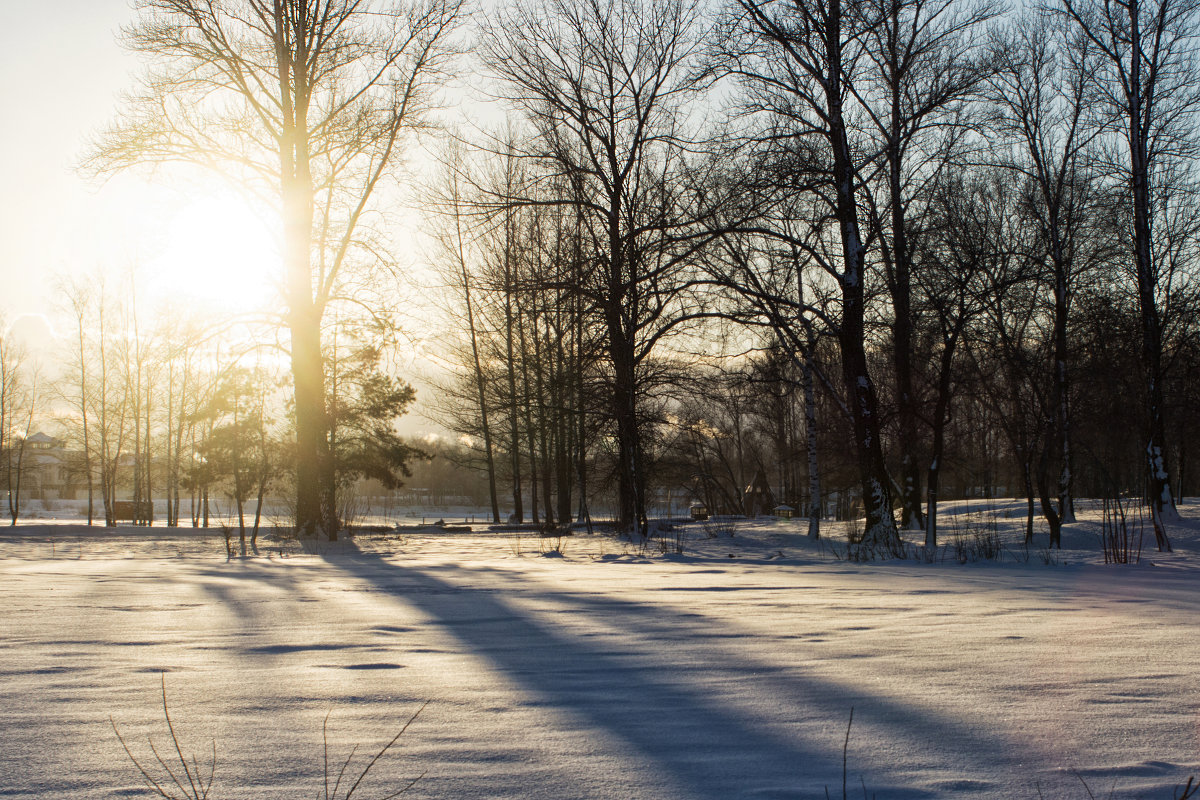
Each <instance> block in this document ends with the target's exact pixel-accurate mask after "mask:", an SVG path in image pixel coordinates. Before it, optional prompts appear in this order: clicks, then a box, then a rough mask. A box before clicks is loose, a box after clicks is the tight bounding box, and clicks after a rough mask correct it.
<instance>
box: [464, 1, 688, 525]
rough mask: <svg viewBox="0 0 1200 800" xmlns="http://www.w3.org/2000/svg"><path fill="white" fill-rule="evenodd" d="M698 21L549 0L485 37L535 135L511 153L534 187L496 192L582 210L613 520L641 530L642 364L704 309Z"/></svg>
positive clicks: (675, 11)
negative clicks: (694, 269)
mask: <svg viewBox="0 0 1200 800" xmlns="http://www.w3.org/2000/svg"><path fill="white" fill-rule="evenodd" d="M702 21H703V15H702V13H701V9H700V6H699V5H698V4H696V3H692V2H684V3H677V2H667V1H665V0H601V2H588V1H587V0H551V2H549V3H547V4H546V6H544V7H542V8H536V9H535V8H533V7H530V6H527V5H520V6H516V5H514V6H511V7H509V8H508V9H507V10H504V11H502V12H501V13H499V14H497V15H496V16H495V17H494V18H493V19H492V20H491V21H490V22H489V23H488V24H487V27H486V30H485V38H484V43H485V44H484V58H485V61H486V62H487V64H488V66H489V67H490V68H491V69H492V71H493V72H494V73H495V74H496V75H497V77H498V78H499V80H500V84H501V92H502V93H503V95H504V96H505V97H506V98H507V100H508V101H509V102H510V103H511V104H512V105H513V106H514V107H515V108H516V109H517V110H518V111H519V112H520V113H521V114H522V116H523V117H524V119H525V120H526V122H527V123H528V125H529V128H530V129H531V133H530V135H529V136H528V137H526V138H525V139H524V140H523V141H521V142H520V143H519V144H518V147H517V150H518V154H519V156H520V157H522V158H528V159H532V160H533V161H535V162H536V163H538V164H540V165H541V166H542V167H543V171H542V173H541V175H540V176H539V178H540V183H538V184H537V186H536V189H537V190H536V191H524V192H522V193H521V195H520V196H518V197H508V198H498V200H500V201H503V202H518V203H524V204H541V205H545V204H551V205H558V206H567V207H572V208H575V209H577V210H578V213H579V215H580V223H581V224H580V232H581V237H582V239H583V241H584V243H585V244H584V248H583V253H582V257H583V259H584V260H585V261H586V263H587V264H588V269H587V270H586V271H585V272H584V273H583V274H584V275H585V276H586V277H585V278H584V280H583V281H581V282H579V283H578V284H576V285H575V290H576V291H579V292H581V293H582V295H583V297H584V298H585V306H586V307H588V308H594V309H595V310H596V311H597V312H598V323H599V324H600V325H601V326H602V329H603V330H604V332H605V357H606V361H607V370H608V372H609V379H610V382H611V404H610V409H611V411H610V413H611V417H612V419H613V421H614V427H615V429H616V443H617V450H618V453H617V461H618V465H619V467H618V470H617V490H618V491H617V494H618V517H619V523H620V524H621V525H622V527H624V528H626V529H630V530H633V529H636V530H637V531H638V532H640V533H641V534H643V535H644V534H645V532H646V530H647V519H646V504H647V486H648V483H647V480H648V476H647V474H646V469H647V454H646V451H645V446H644V445H645V442H644V435H645V433H646V426H647V415H646V414H645V413H644V409H643V408H642V407H641V403H642V402H643V401H644V400H645V396H646V395H645V393H646V391H647V389H648V388H649V384H648V383H647V366H648V364H649V363H650V358H651V354H652V353H653V352H654V350H655V348H656V347H658V346H659V345H660V344H662V342H663V340H664V339H665V338H666V337H669V336H670V335H671V334H672V333H673V332H675V331H676V330H677V329H679V328H680V326H681V325H683V324H685V323H686V322H687V321H689V320H692V319H695V318H697V316H699V315H702V314H703V310H702V309H701V308H700V306H699V299H698V295H697V293H696V292H695V291H694V288H695V287H694V283H693V282H692V281H690V280H689V279H688V277H687V269H686V267H687V262H688V258H689V256H690V254H691V253H693V252H694V251H695V249H696V248H697V247H698V246H700V244H701V243H702V242H703V240H704V237H705V236H706V235H707V233H705V232H702V231H699V230H698V229H697V227H696V225H695V220H696V219H697V216H698V213H697V210H696V208H695V204H696V199H697V194H696V193H693V192H688V191H686V187H688V186H690V185H694V183H693V181H691V180H689V179H688V178H687V173H688V171H689V169H690V167H691V164H690V154H691V151H692V150H693V149H695V148H696V147H697V142H696V141H695V133H694V132H693V131H694V130H695V128H696V126H695V124H694V122H693V121H692V120H691V119H689V114H688V103H689V102H691V101H694V100H696V99H697V98H698V97H699V96H700V93H701V91H702V90H703V89H704V87H705V81H704V78H703V76H702V74H701V73H699V72H698V71H697V67H698V66H699V55H700V47H701V43H702V41H703V38H702V37H703V30H702V28H701V27H700V26H701V23H702ZM701 205H703V204H701Z"/></svg>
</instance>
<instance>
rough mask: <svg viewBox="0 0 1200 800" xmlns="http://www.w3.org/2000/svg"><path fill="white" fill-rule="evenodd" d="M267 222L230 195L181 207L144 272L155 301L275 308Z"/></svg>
mask: <svg viewBox="0 0 1200 800" xmlns="http://www.w3.org/2000/svg"><path fill="white" fill-rule="evenodd" d="M274 227H275V226H272V225H271V224H270V222H269V220H268V219H267V218H266V217H265V216H264V215H262V214H260V213H257V212H256V211H255V210H254V209H253V208H252V207H251V206H250V205H249V204H248V203H247V202H246V201H245V200H244V199H242V198H241V197H239V196H237V195H234V194H232V193H228V194H222V195H216V194H214V195H210V196H206V197H203V198H201V199H198V200H194V201H192V202H189V203H187V204H185V205H183V206H182V207H181V208H180V209H179V210H178V211H177V212H176V213H175V214H174V216H173V217H172V218H171V219H170V221H169V222H168V223H167V229H166V231H165V232H164V234H165V236H164V239H165V242H164V248H163V250H162V252H161V253H160V254H159V255H158V256H157V257H156V258H154V259H152V260H151V261H150V262H149V263H148V264H147V267H148V269H147V270H146V274H147V277H148V278H149V280H150V282H151V284H152V286H153V290H154V293H155V294H157V295H159V296H160V297H168V298H170V299H172V300H180V301H183V302H186V303H195V304H197V305H200V306H205V307H211V308H215V309H220V310H226V311H249V310H258V309H266V308H273V307H277V306H278V301H279V297H280V293H279V290H278V288H277V286H278V280H277V276H279V275H280V273H281V270H282V264H281V257H280V248H279V243H278V238H277V237H276V236H275V235H273V232H272V230H273V228H274Z"/></svg>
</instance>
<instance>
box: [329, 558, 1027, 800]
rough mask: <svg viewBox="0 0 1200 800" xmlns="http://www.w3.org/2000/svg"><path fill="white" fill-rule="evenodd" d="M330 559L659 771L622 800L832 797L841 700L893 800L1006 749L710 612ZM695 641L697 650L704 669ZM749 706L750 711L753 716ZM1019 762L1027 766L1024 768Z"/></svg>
mask: <svg viewBox="0 0 1200 800" xmlns="http://www.w3.org/2000/svg"><path fill="white" fill-rule="evenodd" d="M327 560H328V562H329V563H330V564H331V565H333V566H335V567H337V568H339V569H342V570H344V571H346V572H347V573H349V574H351V575H353V576H354V577H356V578H358V579H360V580H364V581H366V582H368V583H369V584H371V585H372V586H373V587H376V588H378V589H380V590H383V591H385V592H388V593H390V594H392V595H394V596H396V597H398V598H399V599H401V600H402V601H403V602H405V603H407V604H410V605H411V606H413V607H415V608H417V609H420V610H421V611H423V612H425V613H427V614H429V615H430V616H431V617H432V618H433V619H435V620H436V621H437V624H438V625H439V626H440V627H441V628H442V629H444V630H445V631H447V632H448V633H450V634H451V635H453V636H454V637H455V638H457V639H458V640H459V641H460V642H462V644H463V646H464V648H465V649H466V650H467V651H468V652H470V653H471V654H473V655H475V656H478V657H480V658H482V659H484V660H486V661H487V662H489V663H490V664H492V665H494V667H495V668H496V669H497V670H499V671H500V672H501V673H502V675H503V676H504V677H505V678H507V679H509V680H511V681H513V682H515V683H516V684H517V685H519V686H520V688H521V690H523V691H524V692H525V693H526V694H527V695H528V696H531V697H534V698H537V700H536V702H535V703H534V705H537V706H542V707H546V708H548V709H551V710H553V711H554V712H556V714H557V715H558V717H559V718H560V719H563V720H568V721H569V720H571V719H576V720H581V721H582V724H583V727H584V728H585V729H589V728H590V729H596V730H597V731H598V732H599V733H601V734H603V735H604V736H606V737H608V738H609V739H610V740H617V741H619V742H621V743H622V744H624V745H627V746H628V747H629V748H630V749H631V750H632V751H633V752H636V753H637V755H638V757H639V758H640V759H641V760H642V762H643V763H647V762H648V763H650V764H652V765H653V767H652V769H653V770H654V774H653V776H646V775H642V774H639V775H638V776H637V780H631V784H633V783H639V782H640V786H641V787H642V788H641V789H637V788H634V787H633V786H631V787H630V792H631V795H630V796H643V795H642V794H640V793H639V791H644V789H645V788H646V786H647V783H646V780H647V779H648V778H649V785H654V784H657V785H658V786H657V789H656V791H655V792H654V796H657V797H664V796H668V795H671V794H672V792H675V793H678V796H685V797H689V798H697V799H698V800H729V798H733V797H763V798H783V797H790V798H795V797H814V798H817V797H825V787H826V786H828V787H829V792H830V796H836V797H840V796H841V786H840V782H841V778H842V743H843V741H842V739H843V736H844V734H845V722H846V718H847V716H848V714H849V711H850V708H851V706H856V710H855V729H856V730H862V729H863V728H864V727H866V728H870V729H873V730H874V731H875V733H874V736H875V737H876V738H879V736H880V733H881V732H882V735H883V736H884V737H886V738H885V741H887V742H888V745H889V746H888V747H887V748H886V752H885V753H881V754H871V753H864V752H863V750H862V748H856V747H855V744H854V739H853V738H852V739H851V744H850V750H851V756H850V775H851V781H852V783H853V784H854V786H852V787H851V795H852V796H858V792H861V791H862V788H861V786H859V781H858V779H857V777H856V776H858V775H860V774H861V775H862V776H863V777H864V778H865V781H866V784H867V787H869V789H870V790H871V791H872V792H879V793H880V796H887V797H888V798H889V800H898V799H903V798H922V797H930V796H934V795H933V794H931V793H930V792H929V791H928V790H927V789H921V788H916V787H913V786H912V785H911V783H909V782H908V781H905V780H904V779H903V777H902V776H901V775H900V774H899V772H898V768H900V769H899V771H903V770H907V771H908V772H909V774H911V775H913V776H916V775H921V778H920V779H919V780H918V781H917V782H918V783H920V784H924V785H925V786H926V787H928V786H930V785H931V783H932V785H934V786H936V785H937V783H938V781H937V780H936V776H933V775H931V773H930V771H931V770H932V771H933V772H938V771H942V770H945V772H946V775H945V776H944V777H945V778H946V779H947V780H955V781H957V782H958V784H959V789H962V788H965V787H964V786H962V785H961V779H962V777H963V774H964V773H969V772H971V771H972V770H971V768H970V765H972V764H978V765H980V766H983V765H987V766H988V767H989V768H990V769H989V770H988V771H991V770H994V769H995V767H996V764H997V762H998V761H1000V762H1003V761H1005V760H1006V759H1007V758H1008V755H1007V754H1008V753H1009V752H1011V751H1012V748H1011V747H1010V746H1006V745H1005V743H1004V742H1002V741H1001V740H999V739H995V738H992V737H991V736H989V735H986V734H984V733H982V732H981V731H980V729H979V728H977V727H973V726H971V725H969V724H967V723H964V722H961V721H959V720H957V719H955V718H952V717H946V716H940V715H938V714H936V713H934V712H931V711H929V710H926V709H920V708H915V707H913V706H911V705H906V704H904V703H902V702H898V701H895V700H893V699H891V698H889V697H888V696H887V695H886V694H884V693H883V692H886V691H887V686H886V685H884V686H882V687H881V689H880V691H877V692H872V691H870V690H864V689H863V687H861V686H851V685H849V684H848V683H846V684H842V683H838V682H835V681H831V680H829V679H827V678H824V677H820V676H816V675H811V674H803V670H802V669H799V668H796V667H787V668H784V667H780V666H779V665H772V664H763V663H759V662H755V661H753V660H751V659H750V658H748V657H746V656H744V655H740V654H738V653H736V652H735V651H734V650H732V649H731V648H732V647H736V641H737V639H738V638H739V637H740V635H744V634H738V633H736V632H733V631H730V630H728V629H724V630H721V629H717V628H715V627H714V624H713V621H712V620H710V619H703V618H697V617H696V616H695V615H690V614H684V613H680V612H679V611H677V610H674V609H671V608H670V607H666V606H656V605H652V604H645V603H637V602H631V601H627V600H620V599H617V598H613V597H611V596H609V595H596V594H583V593H570V592H561V591H554V590H550V589H546V588H543V587H538V588H537V589H536V590H534V591H530V592H528V593H525V592H522V590H521V589H520V588H517V587H514V586H512V585H511V584H510V585H508V586H505V582H504V581H502V580H493V581H490V582H485V583H484V584H483V585H484V586H485V587H487V588H480V587H477V586H466V585H462V584H458V583H454V582H451V581H450V580H447V579H445V578H443V577H440V576H439V573H443V574H445V575H447V576H449V575H453V574H459V575H468V576H473V577H475V578H478V577H479V576H481V575H483V576H486V575H487V574H488V573H489V572H491V571H490V570H486V569H472V568H465V567H424V568H420V569H417V568H411V567H406V566H403V565H401V564H396V563H392V562H389V561H387V560H385V559H383V558H381V557H379V556H376V555H373V554H370V553H364V552H359V551H355V550H349V549H347V550H343V551H342V552H340V553H337V554H331V555H329V556H328V557H327ZM498 577H499V572H498V571H497V578H498ZM506 577H508V578H510V579H511V577H512V576H511V574H507V575H506ZM523 594H524V595H526V599H545V601H546V602H545V604H544V611H546V612H552V611H554V610H555V609H556V608H559V607H560V606H561V605H566V606H568V607H569V608H572V609H573V610H574V611H575V612H576V613H577V614H580V615H584V617H583V618H602V619H603V620H604V622H605V623H606V624H611V625H614V626H615V627H617V628H618V629H619V630H621V631H622V632H623V633H629V634H632V635H633V636H636V637H637V640H638V641H637V645H636V646H635V647H633V648H630V647H629V645H628V642H629V639H628V638H625V639H623V640H622V644H621V645H620V647H621V648H622V649H621V650H615V649H612V648H606V647H605V646H604V645H603V642H599V641H589V640H588V637H585V636H582V635H578V634H573V633H572V632H571V631H570V629H569V627H567V626H558V625H551V624H546V622H545V621H544V620H541V619H537V618H535V617H534V616H533V615H531V614H529V613H527V612H525V611H523V610H522V609H521V608H519V607H517V606H516V605H514V604H512V603H510V602H508V601H506V596H510V595H511V596H513V597H520V596H521V595H523ZM559 610H561V609H559ZM680 639H684V640H685V641H687V642H688V645H687V649H688V650H689V651H690V653H691V654H690V655H688V654H681V653H676V652H672V650H671V645H672V642H673V641H679V640H680ZM723 640H724V641H723ZM697 641H700V642H703V643H704V644H705V647H704V648H702V650H703V652H702V653H701V654H700V655H701V656H702V659H701V661H700V662H699V663H697V660H696V656H697V653H696V649H697V647H696V642H697ZM643 645H644V646H643ZM651 656H653V657H651ZM693 670H698V672H697V673H696V674H701V673H703V675H704V685H695V684H693V683H692V682H691V681H690V680H689V676H690V674H692V671H693ZM714 670H715V671H716V675H715V676H714V674H713V673H714ZM714 677H716V678H717V681H716V682H715V683H714V682H713V681H712V678H714ZM729 678H733V679H734V680H733V681H732V682H730V681H729V680H728V679H729ZM740 681H748V682H755V685H754V686H753V687H750V688H751V689H752V691H749V692H746V691H742V690H743V689H745V688H747V687H740V686H738V685H737V684H738V682H740ZM714 687H715V688H714ZM723 687H727V688H723ZM764 701H766V704H765V705H764ZM750 705H755V706H757V707H756V708H755V709H754V710H753V711H751V710H750V708H749V706H750ZM814 717H815V718H818V719H822V720H824V721H825V724H824V725H823V727H822V730H824V731H826V732H827V734H828V735H827V736H825V737H822V740H821V741H812V740H811V739H810V740H808V741H806V740H805V738H804V733H803V731H804V730H805V729H809V730H811V726H812V725H813V722H812V720H813V718H814ZM764 720H765V722H764ZM563 724H570V723H569V722H564V723H563ZM860 725H861V726H862V727H860ZM802 726H803V727H802ZM513 736H514V737H519V736H520V733H519V732H518V731H514V732H513ZM856 749H857V751H858V752H855V751H856ZM873 755H874V756H875V757H872V756H873ZM1025 755H1026V758H1025V759H1024V760H1025V761H1026V763H1027V762H1028V760H1029V759H1028V755H1029V754H1028V753H1027V754H1025ZM900 762H903V763H900ZM939 762H940V763H939ZM1011 766H1012V768H1011V769H1009V767H1008V766H1007V765H1005V766H1004V767H1002V768H1001V770H1000V772H1001V774H1011V775H1014V776H1017V775H1019V774H1021V772H1022V770H1021V769H1020V767H1019V765H1018V764H1016V763H1015V762H1014V763H1013V764H1012V765H1011ZM630 769H631V771H636V769H637V767H636V765H630ZM1027 770H1028V763H1027V766H1026V767H1025V773H1024V774H1025V775H1026V776H1028V772H1027ZM889 776H890V777H889ZM931 778H932V781H931ZM881 780H882V781H887V782H888V784H887V785H886V786H884V785H881V784H880V781H881ZM905 783H909V785H908V786H905ZM970 783H972V786H971V787H970V789H971V790H975V791H977V792H979V794H980V795H988V796H995V792H996V791H997V789H998V788H999V787H997V786H995V785H993V784H989V783H988V782H986V781H978V782H976V781H972V782H970ZM855 786H859V788H858V789H857V791H856V790H855V788H854V787H855ZM667 787H670V790H668V791H664V790H666V789H667ZM497 788H499V787H497ZM562 788H563V789H564V791H563V792H561V793H560V795H559V796H562V797H566V796H567V795H568V793H569V789H568V787H562ZM935 793H936V792H935ZM514 794H516V795H520V791H519V790H514ZM970 794H972V792H971V791H968V792H966V794H965V795H962V796H969V795H970ZM580 796H586V795H580ZM645 796H649V795H645Z"/></svg>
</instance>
